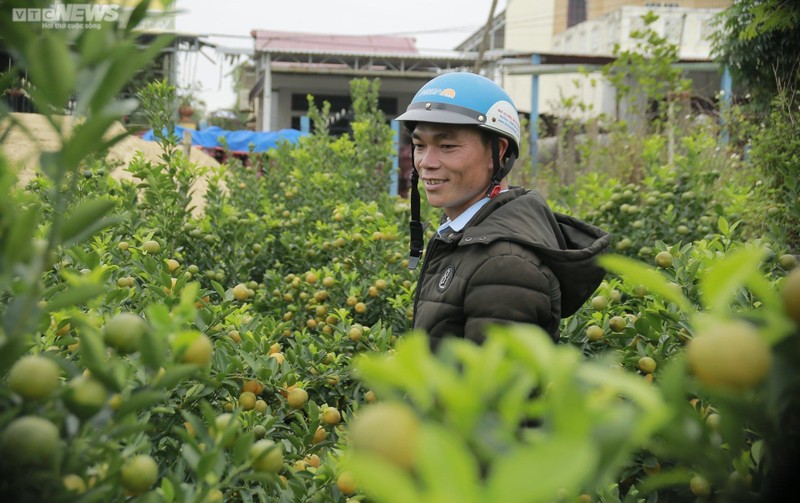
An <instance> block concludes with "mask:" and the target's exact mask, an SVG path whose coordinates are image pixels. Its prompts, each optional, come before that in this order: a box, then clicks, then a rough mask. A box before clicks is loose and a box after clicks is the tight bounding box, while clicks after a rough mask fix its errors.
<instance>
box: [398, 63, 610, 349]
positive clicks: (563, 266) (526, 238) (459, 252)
mask: <svg viewBox="0 0 800 503" xmlns="http://www.w3.org/2000/svg"><path fill="white" fill-rule="evenodd" d="M397 120H399V121H402V122H403V123H404V125H405V127H406V128H407V129H408V130H409V131H410V132H411V135H412V140H413V147H412V157H411V158H412V166H413V170H412V178H411V210H412V211H411V256H410V259H409V267H411V268H414V267H416V265H417V262H418V261H419V259H420V258H421V256H422V245H423V243H422V242H423V226H422V224H421V222H420V210H419V189H418V187H417V185H418V181H419V180H420V179H421V180H422V183H423V187H424V189H425V193H426V194H427V197H428V202H429V203H430V204H431V205H432V206H434V207H436V208H442V209H443V210H444V215H443V218H442V223H441V226H440V227H439V229H438V232H437V234H436V235H435V236H434V237H433V238H432V239H431V241H430V242H429V244H428V247H427V249H426V252H425V259H424V263H423V266H422V270H421V272H420V277H419V282H418V285H417V292H416V297H415V301H414V328H416V329H422V330H424V331H426V332H427V333H428V335H429V337H430V338H431V345H432V346H433V347H436V346H437V345H438V343H439V342H440V341H441V339H442V338H444V337H447V336H455V337H466V338H468V339H471V340H474V341H476V342H480V341H482V340H483V338H484V335H485V334H484V329H485V327H486V325H487V324H490V323H510V322H519V323H532V324H536V325H539V326H541V327H542V328H543V329H544V330H545V331H547V332H548V333H549V334H550V335H551V336H552V337H553V339H554V340H557V339H558V338H559V324H560V321H561V318H562V317H566V316H569V315H571V314H573V313H574V312H575V311H576V310H577V309H578V308H579V307H580V306H581V304H583V303H584V302H585V301H586V300H587V299H588V298H589V296H590V295H591V294H592V293H593V292H594V291H595V289H596V288H597V286H598V285H599V284H600V282H601V281H602V279H603V276H604V274H605V273H604V271H603V270H602V269H601V268H600V267H599V266H597V265H596V264H595V258H596V257H597V255H599V254H600V253H603V252H604V251H605V250H606V249H607V248H608V245H609V240H610V236H609V235H608V233H606V232H604V231H603V230H601V229H599V228H597V227H594V226H591V225H589V224H587V223H584V222H581V221H580V220H577V219H575V218H572V217H569V216H566V215H561V214H557V213H553V212H552V211H551V210H550V208H549V207H548V206H547V203H546V202H545V200H544V199H543V198H542V197H541V196H540V195H539V194H538V193H536V192H534V191H532V190H526V189H524V188H509V186H508V182H507V180H506V179H505V177H506V175H507V174H508V172H509V171H510V170H511V167H512V165H513V163H514V160H515V159H516V158H517V155H518V154H519V139H520V125H519V116H518V114H517V110H516V108H515V107H514V104H513V103H512V101H511V98H509V96H508V94H506V93H505V91H503V90H502V89H501V88H500V87H499V86H497V85H496V84H495V83H494V82H492V81H491V80H489V79H487V78H485V77H481V76H480V75H475V74H472V73H465V72H454V73H447V74H444V75H440V76H438V77H436V78H434V79H433V80H431V81H430V82H428V83H427V84H425V85H424V86H423V87H422V88H421V89H420V90H419V91H418V92H417V94H416V95H415V96H414V99H413V100H412V101H411V104H410V105H409V106H408V109H407V110H406V112H405V113H404V114H402V115H401V116H400V117H398V119H397Z"/></svg>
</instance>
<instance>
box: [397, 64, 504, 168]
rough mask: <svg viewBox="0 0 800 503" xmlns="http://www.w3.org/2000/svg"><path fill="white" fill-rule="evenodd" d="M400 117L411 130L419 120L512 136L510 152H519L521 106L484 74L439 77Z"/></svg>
mask: <svg viewBox="0 0 800 503" xmlns="http://www.w3.org/2000/svg"><path fill="white" fill-rule="evenodd" d="M397 120H398V121H403V122H405V124H406V127H407V128H408V129H409V130H413V129H414V126H415V123H417V122H434V123H439V124H465V125H474V126H478V127H479V128H483V129H488V130H490V131H493V132H495V133H498V134H500V135H502V136H504V137H505V138H508V140H509V143H510V145H509V152H508V153H509V154H515V156H518V155H519V142H520V125H519V114H518V113H517V109H516V107H515V106H514V103H513V102H512V101H511V98H510V97H509V96H508V94H507V93H506V92H505V91H504V90H503V89H502V88H501V87H500V86H498V85H497V84H495V83H494V82H493V81H491V80H489V79H487V78H486V77H482V76H481V75H477V74H474V73H468V72H451V73H445V74H443V75H439V76H438V77H435V78H434V79H432V80H431V81H429V82H428V83H427V84H425V85H424V86H422V88H421V89H420V90H419V91H417V94H416V95H415V96H414V99H412V100H411V104H409V105H408V108H407V109H406V112H405V113H404V114H402V115H401V116H399V117H398V118H397Z"/></svg>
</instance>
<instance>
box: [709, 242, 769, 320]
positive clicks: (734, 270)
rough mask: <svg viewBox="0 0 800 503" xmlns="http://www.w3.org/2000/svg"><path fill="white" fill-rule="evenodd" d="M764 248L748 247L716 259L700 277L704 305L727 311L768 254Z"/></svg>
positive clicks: (758, 272) (756, 273) (714, 309)
mask: <svg viewBox="0 0 800 503" xmlns="http://www.w3.org/2000/svg"><path fill="white" fill-rule="evenodd" d="M766 253H767V251H766V250H765V249H763V248H755V247H747V248H742V249H740V250H737V251H735V252H733V253H731V254H729V255H728V256H726V257H724V258H723V259H721V260H718V261H716V262H715V263H714V264H713V265H712V266H711V267H709V269H708V270H707V272H706V273H705V274H704V275H703V277H702V278H700V284H699V286H698V289H699V291H700V298H701V299H702V301H703V305H704V306H705V307H706V308H707V309H710V310H711V311H727V310H728V305H729V304H730V302H731V300H733V298H734V297H735V296H736V294H737V293H738V291H739V289H740V288H741V287H743V286H744V285H745V284H746V283H747V282H748V280H749V278H750V277H751V276H753V275H760V274H761V272H760V271H759V269H758V266H759V264H760V263H761V261H762V260H763V259H764V257H765V256H766Z"/></svg>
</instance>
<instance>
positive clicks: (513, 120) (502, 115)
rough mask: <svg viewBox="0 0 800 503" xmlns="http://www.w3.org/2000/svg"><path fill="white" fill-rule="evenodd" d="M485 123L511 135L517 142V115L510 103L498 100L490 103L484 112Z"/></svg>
mask: <svg viewBox="0 0 800 503" xmlns="http://www.w3.org/2000/svg"><path fill="white" fill-rule="evenodd" d="M486 125H487V126H489V127H491V128H493V129H497V130H498V131H502V132H504V133H506V134H508V135H510V136H512V137H513V138H515V139H516V140H517V142H519V131H520V127H519V115H518V114H517V110H516V109H515V108H514V105H512V104H511V103H509V102H507V101H498V102H496V103H495V104H494V105H492V106H491V107H490V108H489V112H488V113H487V114H486Z"/></svg>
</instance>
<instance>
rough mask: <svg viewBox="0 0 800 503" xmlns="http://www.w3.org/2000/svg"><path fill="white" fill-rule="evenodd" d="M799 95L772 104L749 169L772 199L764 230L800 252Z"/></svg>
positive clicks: (786, 95) (791, 94) (782, 95)
mask: <svg viewBox="0 0 800 503" xmlns="http://www.w3.org/2000/svg"><path fill="white" fill-rule="evenodd" d="M798 97H800V94H799V93H798V92H797V91H794V92H788V91H787V92H783V93H780V94H779V95H778V96H776V98H775V99H774V100H773V103H772V111H771V112H770V115H769V116H768V117H767V119H766V122H765V123H764V124H763V125H762V127H761V128H760V129H759V131H758V132H757V133H756V134H755V135H754V136H753V139H752V149H751V150H750V152H749V153H750V156H749V159H748V166H751V167H752V168H753V169H755V170H756V171H757V173H758V174H759V176H760V177H761V179H762V180H763V183H764V185H765V187H766V190H768V191H769V192H770V193H771V194H772V196H773V197H771V198H770V199H771V200H772V202H773V204H772V205H771V206H769V207H768V208H767V214H768V215H769V217H770V219H769V222H768V225H765V226H764V227H765V229H766V230H767V231H768V232H769V233H770V234H771V235H772V236H774V239H776V240H780V241H781V242H785V243H787V245H788V246H789V247H790V248H792V249H797V248H800V158H798V152H800V150H798V149H800V136H799V135H800V115H799V114H798V113H797V109H798V108H797V107H798V101H799V100H798Z"/></svg>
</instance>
